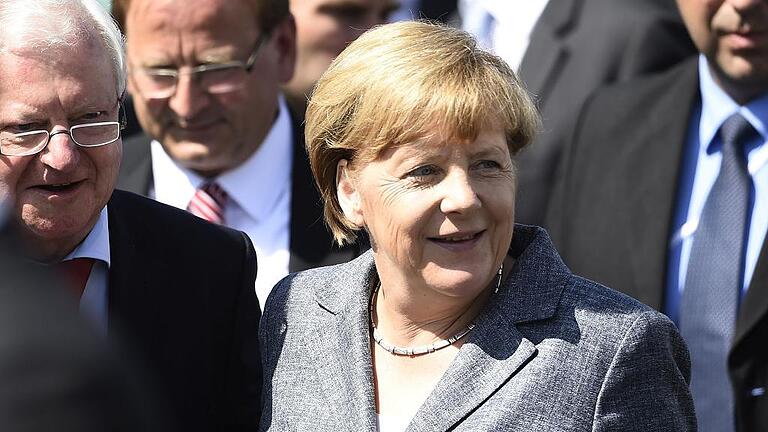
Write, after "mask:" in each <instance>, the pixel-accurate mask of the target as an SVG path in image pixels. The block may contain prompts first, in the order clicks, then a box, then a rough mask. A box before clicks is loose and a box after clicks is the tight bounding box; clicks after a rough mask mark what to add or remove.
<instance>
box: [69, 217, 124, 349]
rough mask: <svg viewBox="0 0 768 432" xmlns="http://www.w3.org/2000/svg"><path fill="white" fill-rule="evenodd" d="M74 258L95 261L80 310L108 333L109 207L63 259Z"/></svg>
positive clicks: (99, 328)
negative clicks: (80, 241)
mask: <svg viewBox="0 0 768 432" xmlns="http://www.w3.org/2000/svg"><path fill="white" fill-rule="evenodd" d="M75 258H93V259H95V260H96V261H95V262H94V263H93V267H92V268H91V274H90V275H89V276H88V281H87V282H86V283H85V291H83V295H82V296H81V297H80V313H81V314H82V315H83V316H85V317H86V318H87V319H89V320H90V321H91V322H93V323H94V324H95V328H96V330H97V331H98V332H99V333H100V334H102V335H106V334H107V323H108V320H107V318H108V316H107V288H108V284H109V266H110V264H111V262H112V261H111V256H110V253H109V220H108V217H107V207H104V208H103V209H101V213H99V219H98V220H97V221H96V225H94V226H93V228H92V229H91V232H89V233H88V236H86V237H85V240H83V241H82V243H80V244H79V245H78V246H77V247H76V248H75V249H74V250H73V251H72V252H71V253H70V254H69V255H67V256H66V257H64V259H63V260H62V261H68V260H71V259H75Z"/></svg>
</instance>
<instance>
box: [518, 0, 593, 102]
mask: <svg viewBox="0 0 768 432" xmlns="http://www.w3.org/2000/svg"><path fill="white" fill-rule="evenodd" d="M582 3H583V0H557V1H551V2H549V4H548V5H547V6H546V8H545V9H544V12H542V14H541V17H540V18H539V20H538V22H537V23H536V26H535V27H534V29H533V32H532V33H531V42H530V45H529V46H528V48H527V49H526V51H525V55H524V56H523V60H522V62H521V63H520V77H521V78H522V80H523V82H525V85H526V87H527V88H528V90H529V91H530V92H531V93H533V94H534V95H536V99H537V101H538V104H539V106H540V107H541V106H544V104H545V102H546V99H547V96H548V93H547V92H548V90H549V89H551V88H552V85H551V84H552V83H553V82H554V81H555V79H556V78H557V75H558V74H559V73H560V71H561V70H562V68H561V67H560V66H561V65H562V64H563V62H565V60H567V58H568V49H567V47H566V45H565V42H564V39H565V35H566V34H567V32H568V31H569V30H570V29H571V27H572V24H573V22H574V20H575V19H576V17H577V16H578V13H579V9H580V8H581V5H582Z"/></svg>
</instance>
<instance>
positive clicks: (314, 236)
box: [117, 114, 357, 272]
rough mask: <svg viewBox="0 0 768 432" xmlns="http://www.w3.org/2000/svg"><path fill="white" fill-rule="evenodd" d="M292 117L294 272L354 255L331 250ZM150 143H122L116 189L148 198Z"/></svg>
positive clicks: (142, 138)
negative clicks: (121, 158) (120, 163)
mask: <svg viewBox="0 0 768 432" xmlns="http://www.w3.org/2000/svg"><path fill="white" fill-rule="evenodd" d="M291 117H292V119H294V121H293V123H292V125H293V136H294V139H293V167H292V173H293V174H292V178H291V225H290V226H291V232H290V246H289V248H290V253H291V256H290V261H289V263H288V270H289V271H291V272H295V271H300V270H305V269H308V268H312V267H317V266H321V265H329V264H336V263H340V262H344V261H348V260H349V259H351V258H352V257H353V256H354V255H355V254H356V253H357V252H356V250H353V249H352V248H345V249H339V248H337V247H335V246H333V238H332V237H331V235H330V233H329V231H328V229H327V228H326V226H325V223H324V222H323V206H322V201H321V199H320V194H319V193H318V192H317V188H316V187H315V180H314V177H313V176H312V171H311V170H310V168H309V159H308V157H307V152H306V150H305V148H304V128H303V127H302V126H301V125H300V124H298V123H297V122H296V121H295V118H296V117H295V116H294V115H293V114H291ZM150 142H151V139H150V138H149V137H148V136H147V135H145V134H138V135H134V136H131V137H129V138H127V139H126V140H125V141H124V142H123V161H122V165H121V166H120V176H119V178H118V182H117V188H118V189H123V190H127V191H130V192H133V193H137V194H139V195H145V196H146V195H147V193H148V192H149V189H150V188H151V187H152V181H153V177H152V159H151V153H150ZM253 177H254V179H258V177H259V176H258V173H254V175H253Z"/></svg>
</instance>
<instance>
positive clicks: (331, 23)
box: [287, 0, 399, 97]
mask: <svg viewBox="0 0 768 432" xmlns="http://www.w3.org/2000/svg"><path fill="white" fill-rule="evenodd" d="M398 5H399V2H397V1H395V0H291V13H292V14H293V16H294V17H296V46H297V57H296V73H295V74H294V77H293V79H292V80H291V82H290V83H289V84H288V86H287V89H288V90H289V91H290V92H291V93H294V94H297V95H300V96H302V97H303V95H304V94H308V93H309V92H310V91H311V90H312V87H313V86H314V85H315V83H316V82H317V80H318V79H320V75H322V74H323V72H325V70H326V69H328V66H329V65H330V64H331V61H333V59H334V58H336V56H338V55H339V54H340V53H341V51H343V50H344V48H346V46H347V45H348V44H349V43H350V42H352V41H354V40H355V39H357V37H358V36H360V35H361V34H362V33H363V32H365V31H366V30H368V29H370V28H371V27H373V26H375V25H377V24H383V23H385V22H387V19H388V18H389V15H390V13H392V12H393V11H394V10H395V9H397V7H398Z"/></svg>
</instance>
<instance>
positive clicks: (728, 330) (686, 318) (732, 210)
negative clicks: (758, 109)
mask: <svg viewBox="0 0 768 432" xmlns="http://www.w3.org/2000/svg"><path fill="white" fill-rule="evenodd" d="M754 133H756V132H755V130H754V129H753V128H752V126H751V125H750V124H749V122H748V121H747V120H746V119H745V118H744V117H742V116H741V115H740V114H738V113H737V114H733V115H731V116H730V117H728V119H726V120H725V122H723V125H722V126H721V127H720V136H721V138H722V145H723V146H722V162H721V164H720V172H719V174H718V175H717V179H716V180H715V183H714V185H713V186H712V190H711V191H710V192H709V196H708V197H707V201H706V203H705V204H704V209H703V210H702V213H701V218H700V219H699V225H698V229H697V230H696V233H695V234H694V238H693V244H692V246H691V255H690V261H689V262H688V271H687V273H686V277H685V289H684V290H683V295H682V300H681V303H680V331H681V333H682V335H683V337H684V338H685V340H686V342H687V343H688V348H689V350H690V352H691V393H692V394H693V399H694V405H695V408H696V417H697V418H698V423H699V431H701V432H708V431H713V432H731V431H733V430H734V408H733V391H732V389H731V383H730V380H729V378H728V351H729V348H730V345H731V340H732V338H733V333H734V328H735V326H736V315H737V311H738V305H739V293H740V291H741V287H742V277H743V269H744V249H745V248H744V245H745V243H746V241H745V239H746V236H747V230H746V227H747V217H748V214H749V212H748V210H749V209H748V205H749V196H750V189H751V187H752V180H751V178H750V176H749V172H748V171H747V163H746V157H745V156H744V144H745V142H746V141H748V139H749V138H750V136H751V135H752V134H754Z"/></svg>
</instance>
